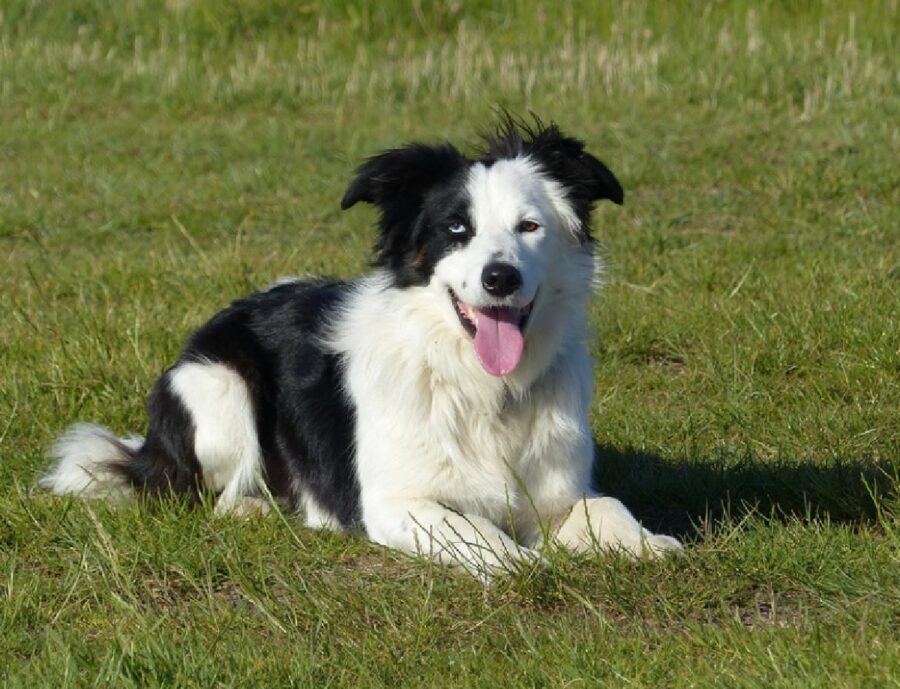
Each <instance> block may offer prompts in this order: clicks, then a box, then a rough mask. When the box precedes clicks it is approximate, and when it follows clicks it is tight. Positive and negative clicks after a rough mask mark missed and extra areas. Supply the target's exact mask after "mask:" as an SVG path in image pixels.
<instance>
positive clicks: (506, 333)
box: [475, 308, 525, 376]
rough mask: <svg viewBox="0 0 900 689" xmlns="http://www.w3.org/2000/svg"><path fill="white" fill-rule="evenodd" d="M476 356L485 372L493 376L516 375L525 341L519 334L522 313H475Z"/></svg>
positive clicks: (515, 311) (491, 311) (494, 310)
mask: <svg viewBox="0 0 900 689" xmlns="http://www.w3.org/2000/svg"><path fill="white" fill-rule="evenodd" d="M475 311H476V313H477V314H478V325H477V328H478V329H477V330H476V331H475V353H476V354H477V355H478V360H479V361H480V362H481V365H482V366H483V367H484V370H485V371H487V372H488V373H490V374H491V375H492V376H505V375H508V374H510V373H512V372H513V371H514V370H515V368H516V366H518V365H519V361H520V360H521V359H522V350H524V349H525V338H524V337H522V331H521V330H519V319H520V317H521V311H519V309H508V308H492V309H475Z"/></svg>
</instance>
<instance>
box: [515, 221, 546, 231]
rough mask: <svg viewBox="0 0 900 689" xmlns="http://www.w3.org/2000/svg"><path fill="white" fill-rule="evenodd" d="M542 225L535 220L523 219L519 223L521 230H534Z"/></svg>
mask: <svg viewBox="0 0 900 689" xmlns="http://www.w3.org/2000/svg"><path fill="white" fill-rule="evenodd" d="M540 227H541V226H540V225H538V224H537V223H536V222H534V220H523V221H522V222H520V223H519V232H534V231H535V230H537V229H540Z"/></svg>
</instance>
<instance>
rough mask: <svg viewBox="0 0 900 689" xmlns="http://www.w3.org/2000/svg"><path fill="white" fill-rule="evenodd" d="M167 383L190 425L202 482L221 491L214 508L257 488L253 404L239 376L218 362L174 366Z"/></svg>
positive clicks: (224, 509)
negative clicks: (192, 425)
mask: <svg viewBox="0 0 900 689" xmlns="http://www.w3.org/2000/svg"><path fill="white" fill-rule="evenodd" d="M169 384H170V386H171V389H172V391H173V392H174V393H175V394H176V395H177V396H178V397H179V399H180V400H181V402H182V404H183V405H184V406H185V408H186V409H187V412H188V414H189V415H190V417H191V420H192V421H193V423H194V453H195V454H196V456H197V461H198V462H199V463H200V468H201V470H202V472H203V481H204V483H205V484H206V485H207V486H209V488H211V489H212V490H214V491H217V492H220V495H219V499H218V502H217V503H216V511H217V512H219V513H221V512H227V511H229V510H231V509H232V508H233V507H234V506H235V505H236V504H237V503H238V500H239V498H241V497H243V496H246V495H252V494H254V493H256V492H257V488H256V487H257V482H258V481H259V480H260V476H261V468H262V467H261V453H260V448H259V441H258V439H257V435H256V422H255V420H254V415H253V403H252V401H251V399H250V395H249V392H248V390H247V384H246V383H245V382H244V379H243V378H242V377H241V376H240V375H238V374H237V373H236V372H235V371H233V370H232V369H230V368H228V367H227V366H224V365H222V364H217V363H184V364H179V365H178V366H177V367H176V368H175V369H173V370H172V372H171V373H170V380H169Z"/></svg>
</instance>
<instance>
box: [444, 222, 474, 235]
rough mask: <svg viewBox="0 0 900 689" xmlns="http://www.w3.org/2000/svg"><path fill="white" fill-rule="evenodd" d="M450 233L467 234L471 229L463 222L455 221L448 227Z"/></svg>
mask: <svg viewBox="0 0 900 689" xmlns="http://www.w3.org/2000/svg"><path fill="white" fill-rule="evenodd" d="M447 230H448V231H449V232H450V234H465V233H466V232H468V231H469V229H468V228H467V227H466V226H465V225H463V224H462V223H461V222H455V223H453V224H452V225H450V227H448V228H447Z"/></svg>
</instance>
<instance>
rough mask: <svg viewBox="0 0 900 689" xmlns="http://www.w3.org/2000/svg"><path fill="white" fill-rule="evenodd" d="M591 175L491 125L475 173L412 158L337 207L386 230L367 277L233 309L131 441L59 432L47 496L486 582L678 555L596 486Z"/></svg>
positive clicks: (579, 154)
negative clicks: (574, 558)
mask: <svg viewBox="0 0 900 689" xmlns="http://www.w3.org/2000/svg"><path fill="white" fill-rule="evenodd" d="M601 199H610V200H612V201H614V202H615V203H618V204H621V203H622V188H621V186H620V185H619V182H618V181H617V180H616V178H615V176H614V175H613V174H612V172H610V171H609V169H607V167H606V166H605V165H604V164H603V163H601V162H600V161H599V160H597V159H596V158H595V157H593V156H592V155H590V154H589V153H587V152H586V151H585V150H584V147H583V144H582V143H581V142H580V141H578V140H576V139H573V138H570V137H567V136H565V135H563V134H562V133H561V132H560V131H559V129H558V128H557V127H556V126H555V125H551V126H544V125H542V124H541V123H540V122H536V123H535V124H534V125H528V124H525V123H522V122H517V121H514V120H512V119H511V118H507V119H506V120H505V121H504V122H503V123H502V124H501V125H500V127H499V128H498V130H497V132H496V133H495V134H493V135H490V136H487V137H485V150H484V151H483V153H482V154H480V156H479V157H477V158H474V159H473V158H469V157H466V156H464V155H463V154H462V153H460V152H459V151H458V150H457V149H456V148H454V147H453V146H451V145H449V144H443V145H437V146H432V145H422V144H412V145H409V146H406V147H403V148H398V149H394V150H389V151H386V152H384V153H382V154H380V155H377V156H375V157H373V158H371V159H369V160H368V161H367V162H366V163H365V164H363V165H362V166H361V167H360V168H359V170H358V173H357V176H356V178H355V179H354V180H353V182H352V183H351V185H350V187H349V189H347V192H346V194H344V198H343V200H342V202H341V206H342V207H343V208H345V209H346V208H350V207H351V206H353V205H355V204H357V203H359V202H360V201H364V202H366V203H371V204H374V205H375V206H377V207H378V209H379V210H380V212H381V217H380V221H379V229H380V233H379V238H378V242H377V246H376V265H377V270H376V272H374V273H373V274H372V275H370V276H368V277H365V278H362V279H360V280H357V281H352V282H340V281H325V280H321V281H319V280H315V281H309V280H291V281H283V282H280V283H278V284H276V285H275V286H273V287H271V288H270V289H268V290H266V291H264V292H260V293H258V294H254V295H252V296H250V297H248V298H246V299H243V300H240V301H237V302H235V303H234V304H232V305H231V306H230V307H228V308H227V309H225V310H224V311H222V312H221V313H219V314H218V315H216V316H215V317H213V319H212V320H211V321H209V322H208V323H207V324H206V325H204V326H203V327H202V328H201V329H200V330H199V331H197V332H196V333H195V334H194V335H193V336H192V337H191V338H190V340H189V341H188V344H187V346H186V347H185V350H184V353H183V354H182V355H181V358H180V359H179V360H178V362H177V363H176V364H175V365H174V366H173V367H172V368H170V369H169V370H168V371H166V372H165V373H164V374H163V376H162V377H161V378H160V379H159V381H158V382H157V383H156V386H155V387H154V389H153V392H152V394H151V396H150V401H149V416H150V419H149V430H148V431H147V436H146V438H143V439H142V438H125V439H122V438H118V437H116V436H114V435H113V434H111V433H110V432H109V431H107V430H105V429H103V428H101V427H98V426H93V425H88V424H78V425H75V426H73V427H72V428H71V429H70V430H69V431H68V432H67V433H66V434H65V435H64V436H63V437H62V438H61V439H60V440H59V441H58V442H57V444H56V446H55V447H54V450H53V456H54V460H55V464H54V466H53V468H52V469H51V471H50V473H49V474H47V475H46V476H45V477H44V478H43V479H42V481H41V483H42V485H44V486H45V487H47V488H49V489H50V490H52V491H53V492H55V493H59V494H63V493H76V494H80V495H83V496H96V497H111V498H114V497H123V496H127V495H129V494H131V493H133V492H135V491H136V492H143V493H169V492H174V493H178V494H187V495H189V496H192V497H198V496H199V494H200V492H201V491H209V492H210V493H212V494H215V495H216V496H217V497H216V511H217V512H219V513H228V512H231V513H244V512H247V511H248V510H250V509H257V508H263V509H264V508H265V507H267V505H268V504H269V503H267V502H266V501H265V500H263V499H262V498H263V497H267V494H269V495H271V496H273V497H274V498H275V499H276V500H278V501H280V502H281V504H283V505H286V506H287V507H290V508H299V509H302V510H303V513H304V514H305V519H306V523H307V524H309V525H310V526H313V527H326V528H331V529H343V530H359V529H361V530H364V532H365V533H366V535H367V536H368V537H369V538H370V539H372V540H373V541H376V542H378V543H382V544H384V545H387V546H391V547H394V548H400V549H402V550H406V551H409V552H413V553H420V554H423V555H426V556H429V557H432V558H435V559H437V560H439V561H441V562H446V563H458V564H462V565H463V566H465V567H467V568H468V569H470V570H472V571H474V572H477V573H480V574H484V573H489V572H490V571H492V570H493V569H496V568H498V567H502V566H504V565H505V564H508V563H510V562H511V561H514V560H516V559H519V558H527V557H532V556H534V554H535V553H536V549H539V548H540V547H542V545H543V544H544V541H546V540H548V539H550V540H552V541H554V542H556V543H559V544H562V545H564V546H567V547H571V548H574V549H587V548H592V547H600V548H603V549H622V550H624V551H626V552H628V553H630V554H632V555H635V556H641V555H649V556H652V555H658V554H661V553H664V552H666V551H671V550H680V549H681V546H680V544H679V543H678V542H677V541H676V540H675V539H673V538H670V537H668V536H661V535H654V534H651V533H650V532H648V531H647V530H646V529H643V528H642V527H641V526H640V524H639V523H638V522H637V521H636V520H635V519H634V518H633V517H632V515H631V514H630V513H629V511H628V510H627V509H626V508H625V507H624V506H623V505H622V503H620V502H619V501H618V500H615V499H613V498H611V497H600V496H599V495H598V494H597V493H596V492H595V491H594V490H593V488H592V487H591V483H590V482H591V464H592V459H593V441H592V437H591V431H590V427H589V426H588V406H589V403H590V399H591V388H592V371H591V362H590V359H589V356H588V353H587V350H586V348H585V342H584V340H585V337H586V328H585V326H586V305H587V301H588V299H589V297H590V295H591V292H592V288H593V285H594V280H595V274H596V271H597V260H598V259H597V258H596V257H595V255H594V242H593V240H592V238H591V232H590V216H591V211H592V208H593V205H594V203H595V202H596V201H598V200H601Z"/></svg>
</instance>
